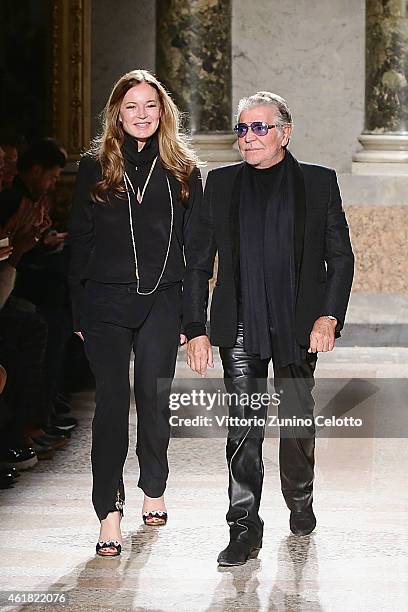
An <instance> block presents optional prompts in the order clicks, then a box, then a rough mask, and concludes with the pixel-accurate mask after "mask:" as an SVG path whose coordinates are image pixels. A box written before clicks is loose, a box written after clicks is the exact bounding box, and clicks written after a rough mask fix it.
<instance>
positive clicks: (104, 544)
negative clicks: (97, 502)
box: [96, 489, 125, 557]
mask: <svg viewBox="0 0 408 612" xmlns="http://www.w3.org/2000/svg"><path fill="white" fill-rule="evenodd" d="M124 505H125V502H124V500H123V499H121V497H120V492H119V489H118V490H117V493H116V502H115V510H114V511H113V512H116V511H117V510H119V513H120V520H121V521H122V519H123V514H124V513H123V506H124ZM102 548H114V549H115V551H114V552H113V553H112V552H101V549H102ZM121 552H122V545H121V544H120V542H119V541H118V540H99V542H98V543H97V544H96V554H97V555H99V556H100V557H118V556H119V555H120V553H121Z"/></svg>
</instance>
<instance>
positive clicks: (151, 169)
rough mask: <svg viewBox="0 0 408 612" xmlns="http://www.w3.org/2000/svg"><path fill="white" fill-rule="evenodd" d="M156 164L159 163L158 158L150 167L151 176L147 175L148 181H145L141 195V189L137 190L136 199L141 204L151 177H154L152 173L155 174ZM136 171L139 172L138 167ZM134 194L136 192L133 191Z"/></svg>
mask: <svg viewBox="0 0 408 612" xmlns="http://www.w3.org/2000/svg"><path fill="white" fill-rule="evenodd" d="M156 162H157V156H156V157H155V158H154V160H153V162H152V165H151V166H150V171H149V174H148V175H147V179H146V181H145V184H144V185H143V189H142V193H140V187H138V188H137V195H136V199H137V201H138V202H139V204H141V203H142V202H143V197H144V194H145V191H146V189H147V186H148V184H149V181H150V177H151V176H152V173H153V170H154V167H155V165H156ZM136 170H137V167H136ZM133 193H134V191H133Z"/></svg>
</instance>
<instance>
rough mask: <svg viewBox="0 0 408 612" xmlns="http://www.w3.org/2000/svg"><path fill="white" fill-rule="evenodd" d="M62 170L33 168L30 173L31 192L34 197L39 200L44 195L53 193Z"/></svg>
mask: <svg viewBox="0 0 408 612" xmlns="http://www.w3.org/2000/svg"><path fill="white" fill-rule="evenodd" d="M61 170H62V169H61V168H60V167H59V166H54V167H53V168H43V167H42V166H40V165H35V166H33V167H32V169H31V172H30V175H31V176H30V190H31V191H32V194H33V196H34V197H35V198H39V197H40V196H42V195H43V194H44V193H47V192H48V191H52V190H53V189H54V188H55V185H56V184H57V181H58V179H59V177H60V174H61Z"/></svg>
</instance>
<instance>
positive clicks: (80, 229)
mask: <svg viewBox="0 0 408 612" xmlns="http://www.w3.org/2000/svg"><path fill="white" fill-rule="evenodd" d="M197 164H198V159H197V157H196V156H195V154H194V152H193V151H192V150H191V149H189V147H188V146H187V144H186V141H185V139H184V137H183V136H182V135H181V134H180V132H179V113H178V110H177V107H176V106H175V104H174V102H173V101H172V100H171V98H170V96H169V94H168V93H167V92H166V90H165V89H164V87H163V86H162V85H161V83H159V81H157V79H156V78H155V77H154V76H152V75H151V74H150V73H149V72H147V71H146V70H134V71H132V72H129V73H128V74H125V75H124V76H123V77H121V78H120V79H119V81H118V82H117V83H116V84H115V86H114V88H113V90H112V93H111V95H110V97H109V100H108V102H107V105H106V107H105V110H104V122H103V133H102V135H101V137H100V138H99V139H98V140H97V141H96V142H95V143H94V146H93V147H92V149H91V151H90V152H89V153H88V154H86V155H85V156H83V158H82V159H81V162H80V165H79V171H78V176H77V182H76V187H75V193H74V200H73V207H72V216H71V221H70V229H69V236H70V244H71V251H72V254H71V266H70V284H71V290H72V302H73V313H74V329H75V331H76V332H77V333H78V334H80V335H81V336H82V337H83V340H84V342H85V351H86V355H87V357H88V359H89V362H90V365H91V368H92V371H93V373H94V375H95V379H96V409H95V415H94V418H93V423H92V451H91V461H92V472H93V491H92V501H93V504H94V508H95V511H96V513H97V515H98V518H99V520H100V522H101V529H100V536H99V542H98V544H97V546H96V550H97V553H98V554H100V555H102V556H116V555H118V554H120V552H121V543H122V541H121V533H120V519H121V517H122V516H123V504H124V500H125V490H124V483H123V466H124V462H125V459H126V455H127V451H128V420H129V404H130V387H129V363H130V353H131V350H132V349H133V351H134V354H135V361H134V374H135V381H134V390H135V399H136V406H137V417H138V418H137V445H136V454H137V456H138V459H139V467H140V478H139V482H138V486H139V487H140V488H141V489H142V490H143V491H144V494H145V497H144V503H143V510H142V513H143V520H144V522H145V524H147V525H163V524H165V523H166V520H167V513H166V506H165V503H164V498H163V493H164V490H165V487H166V480H167V476H168V463H167V447H168V442H169V419H168V417H169V408H168V396H169V391H170V384H171V379H172V378H173V376H174V370H175V363H176V356H177V347H178V343H179V338H180V339H182V338H183V339H184V337H183V336H180V331H181V318H182V301H181V294H182V279H183V276H184V271H185V262H184V257H183V249H184V255H185V260H186V262H187V264H188V259H189V254H190V251H191V248H192V241H191V234H192V230H193V227H194V226H195V225H196V223H197V217H198V213H199V207H200V202H201V199H202V185H201V178H200V173H199V171H198V169H197ZM159 379H164V380H163V381H161V380H159ZM158 383H159V385H158ZM158 386H159V388H158Z"/></svg>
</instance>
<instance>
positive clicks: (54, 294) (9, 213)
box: [0, 139, 76, 435]
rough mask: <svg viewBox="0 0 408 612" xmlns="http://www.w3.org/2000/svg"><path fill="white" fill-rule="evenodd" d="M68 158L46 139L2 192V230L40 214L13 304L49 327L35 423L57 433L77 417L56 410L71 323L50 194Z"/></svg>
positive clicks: (24, 157)
mask: <svg viewBox="0 0 408 612" xmlns="http://www.w3.org/2000/svg"><path fill="white" fill-rule="evenodd" d="M65 160H66V156H65V153H64V152H63V150H61V148H60V147H59V145H58V144H57V143H56V142H55V141H54V140H52V139H44V140H42V141H41V142H39V143H37V144H36V145H33V146H32V147H31V148H29V149H28V150H27V151H25V152H24V153H23V154H22V155H21V156H20V158H19V160H18V165H17V169H18V174H17V176H16V177H15V179H14V181H13V186H12V187H11V189H8V190H6V191H4V192H2V193H1V194H0V223H2V224H3V231H8V232H11V233H12V232H13V231H14V228H15V226H16V224H18V223H19V222H20V221H19V220H20V219H21V217H24V215H26V214H27V211H29V212H30V211H31V212H33V211H35V214H36V215H37V219H36V222H35V224H36V226H37V227H38V229H39V236H38V237H39V238H41V239H40V240H39V241H38V244H37V245H36V246H35V247H34V248H33V249H32V250H31V251H30V252H29V253H27V254H26V255H25V256H24V257H23V258H22V260H21V262H20V264H19V265H18V275H17V280H16V285H15V288H14V290H13V294H12V298H11V303H12V305H13V307H14V308H16V309H19V310H30V309H31V311H32V312H37V313H38V314H40V315H41V316H42V317H43V319H44V320H45V321H46V322H47V325H48V340H47V347H46V355H45V374H44V377H43V399H42V404H41V410H40V413H39V415H38V417H37V419H36V421H35V425H36V426H37V427H39V426H40V427H42V428H45V429H46V431H47V433H49V434H53V435H54V434H58V433H60V432H61V431H62V432H67V431H69V430H71V429H73V428H74V427H75V426H76V419H74V418H73V417H70V416H59V415H57V414H56V413H55V410H54V403H55V401H56V396H57V392H58V383H59V379H60V377H61V368H62V363H63V357H64V347H65V344H66V341H67V340H68V338H69V337H70V336H71V334H72V324H71V314H70V304H69V296H68V285H67V281H66V275H67V272H66V269H67V265H68V264H67V261H66V260H67V256H66V253H65V251H64V248H63V247H64V241H65V237H66V235H65V234H60V233H58V232H56V231H53V228H52V226H51V219H50V216H49V204H48V199H47V194H48V192H49V191H50V190H52V189H53V188H54V187H55V184H56V181H57V180H58V177H59V175H60V173H61V170H62V168H63V167H64V165H65ZM47 230H48V231H47ZM56 430H58V431H56Z"/></svg>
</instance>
